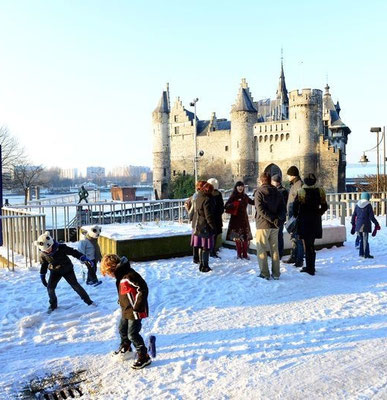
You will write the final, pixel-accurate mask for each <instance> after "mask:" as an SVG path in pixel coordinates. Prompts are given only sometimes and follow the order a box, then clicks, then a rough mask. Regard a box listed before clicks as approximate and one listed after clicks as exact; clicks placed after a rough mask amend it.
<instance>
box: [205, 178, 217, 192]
mask: <svg viewBox="0 0 387 400" xmlns="http://www.w3.org/2000/svg"><path fill="white" fill-rule="evenodd" d="M207 183H209V184H210V185H212V186H213V187H214V189H216V190H218V189H219V182H218V180H217V179H216V178H210V179H209V180H208V181H207Z"/></svg>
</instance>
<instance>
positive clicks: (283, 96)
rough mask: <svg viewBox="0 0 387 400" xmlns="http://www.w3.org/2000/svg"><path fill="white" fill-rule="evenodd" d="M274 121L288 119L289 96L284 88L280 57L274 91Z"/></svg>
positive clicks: (282, 64)
mask: <svg viewBox="0 0 387 400" xmlns="http://www.w3.org/2000/svg"><path fill="white" fill-rule="evenodd" d="M276 101H277V107H276V115H275V120H276V121H282V120H284V119H289V97H288V90H287V89H286V83H285V74H284V63H283V59H282V58H281V75H280V78H279V82H278V89H277V93H276Z"/></svg>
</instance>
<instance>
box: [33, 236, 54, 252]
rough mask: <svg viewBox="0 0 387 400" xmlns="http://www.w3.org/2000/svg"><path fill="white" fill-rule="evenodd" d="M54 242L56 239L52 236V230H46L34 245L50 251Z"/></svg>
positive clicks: (41, 249)
mask: <svg viewBox="0 0 387 400" xmlns="http://www.w3.org/2000/svg"><path fill="white" fill-rule="evenodd" d="M53 244H54V239H53V238H52V237H51V235H50V232H48V231H46V232H44V233H43V234H42V235H40V236H39V237H38V240H35V242H34V245H35V246H38V247H39V250H40V251H48V250H50V248H51V247H52V245H53Z"/></svg>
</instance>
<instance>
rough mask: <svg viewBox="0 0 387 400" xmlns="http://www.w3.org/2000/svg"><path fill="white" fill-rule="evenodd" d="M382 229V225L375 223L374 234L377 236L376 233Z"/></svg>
mask: <svg viewBox="0 0 387 400" xmlns="http://www.w3.org/2000/svg"><path fill="white" fill-rule="evenodd" d="M378 231H380V225H375V228H374V231H373V232H372V236H376V233H377V232H378Z"/></svg>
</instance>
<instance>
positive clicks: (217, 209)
mask: <svg viewBox="0 0 387 400" xmlns="http://www.w3.org/2000/svg"><path fill="white" fill-rule="evenodd" d="M207 182H208V183H209V184H211V185H212V186H213V187H214V191H213V192H212V196H211V203H212V208H213V215H214V219H215V235H214V246H213V247H212V249H211V251H210V256H211V257H215V258H219V256H218V254H217V249H216V242H217V239H218V236H219V235H221V234H222V232H223V219H222V216H223V213H224V201H223V196H222V193H220V192H219V182H218V180H217V179H215V178H210V179H209V180H208V181H207Z"/></svg>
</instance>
